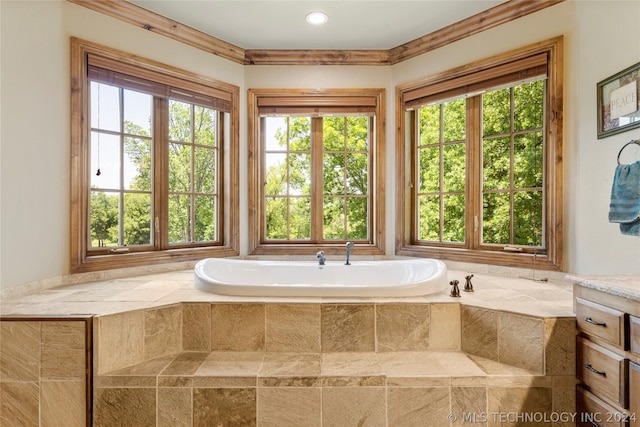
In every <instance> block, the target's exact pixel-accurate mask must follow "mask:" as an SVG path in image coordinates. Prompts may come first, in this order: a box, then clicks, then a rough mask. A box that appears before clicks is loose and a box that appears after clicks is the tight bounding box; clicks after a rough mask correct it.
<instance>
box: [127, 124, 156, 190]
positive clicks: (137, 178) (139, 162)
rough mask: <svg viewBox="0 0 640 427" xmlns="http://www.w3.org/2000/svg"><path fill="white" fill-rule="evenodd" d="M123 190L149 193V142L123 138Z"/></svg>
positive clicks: (147, 140)
mask: <svg viewBox="0 0 640 427" xmlns="http://www.w3.org/2000/svg"><path fill="white" fill-rule="evenodd" d="M124 188H125V189H126V190H144V191H151V140H149V139H141V138H131V137H125V139H124Z"/></svg>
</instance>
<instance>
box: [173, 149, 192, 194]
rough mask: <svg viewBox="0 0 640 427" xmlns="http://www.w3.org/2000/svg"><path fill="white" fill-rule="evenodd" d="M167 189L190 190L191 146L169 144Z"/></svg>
mask: <svg viewBox="0 0 640 427" xmlns="http://www.w3.org/2000/svg"><path fill="white" fill-rule="evenodd" d="M169 191H181V192H190V191H191V146H189V145H184V144H175V143H170V144H169Z"/></svg>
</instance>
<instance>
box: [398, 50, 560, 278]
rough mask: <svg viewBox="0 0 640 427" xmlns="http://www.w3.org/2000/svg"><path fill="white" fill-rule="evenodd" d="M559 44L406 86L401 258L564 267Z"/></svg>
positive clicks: (402, 117) (402, 102) (400, 139)
mask: <svg viewBox="0 0 640 427" xmlns="http://www.w3.org/2000/svg"><path fill="white" fill-rule="evenodd" d="M561 64H562V61H561V39H556V40H552V41H550V42H544V43H541V44H539V45H537V46H534V47H531V48H526V49H522V50H519V51H517V52H512V53H510V54H508V55H505V56H504V57H499V58H492V59H491V60H488V61H486V62H482V63H478V64H474V65H472V66H468V67H463V68H460V69H457V70H452V71H450V72H447V73H443V74H441V75H439V76H436V77H434V78H433V79H430V80H428V81H425V82H420V83H417V84H412V85H407V86H405V87H400V88H399V90H398V94H399V98H398V105H399V111H400V114H399V117H398V120H399V121H400V122H401V123H400V126H398V128H399V129H400V131H399V134H398V151H399V152H400V153H403V155H401V156H400V157H399V159H398V168H399V172H400V173H399V175H400V176H401V177H402V179H400V182H399V183H398V186H397V192H398V198H399V203H398V206H400V207H401V210H400V212H399V213H398V215H399V219H400V221H398V228H397V233H398V235H400V236H403V238H402V239H401V240H400V241H399V243H398V246H397V248H396V249H397V253H398V254H400V255H411V256H432V257H438V258H446V259H453V260H459V261H471V262H484V263H493V264H501V265H510V266H521V267H525V266H529V267H530V266H532V265H535V266H536V267H537V268H547V269H560V268H561V238H562V233H561V223H562V221H561V218H562V194H561V189H562V184H561V182H562V179H561V177H562V164H561V157H562V156H561V154H562V123H561V117H562V114H561V111H562V82H561V75H562V73H561V70H562V65H561Z"/></svg>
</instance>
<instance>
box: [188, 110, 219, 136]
mask: <svg viewBox="0 0 640 427" xmlns="http://www.w3.org/2000/svg"><path fill="white" fill-rule="evenodd" d="M193 122H194V125H193V129H194V134H195V135H194V142H195V143H196V144H201V145H211V146H215V145H217V141H216V111H215V110H212V109H211V108H206V107H200V106H199V105H196V106H195V107H194V113H193Z"/></svg>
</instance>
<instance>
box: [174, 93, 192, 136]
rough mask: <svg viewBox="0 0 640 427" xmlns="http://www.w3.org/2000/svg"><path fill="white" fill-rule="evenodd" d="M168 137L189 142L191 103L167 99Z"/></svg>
mask: <svg viewBox="0 0 640 427" xmlns="http://www.w3.org/2000/svg"><path fill="white" fill-rule="evenodd" d="M169 139H170V140H171V141H179V142H191V104H187V103H185V102H180V101H175V100H169Z"/></svg>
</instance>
